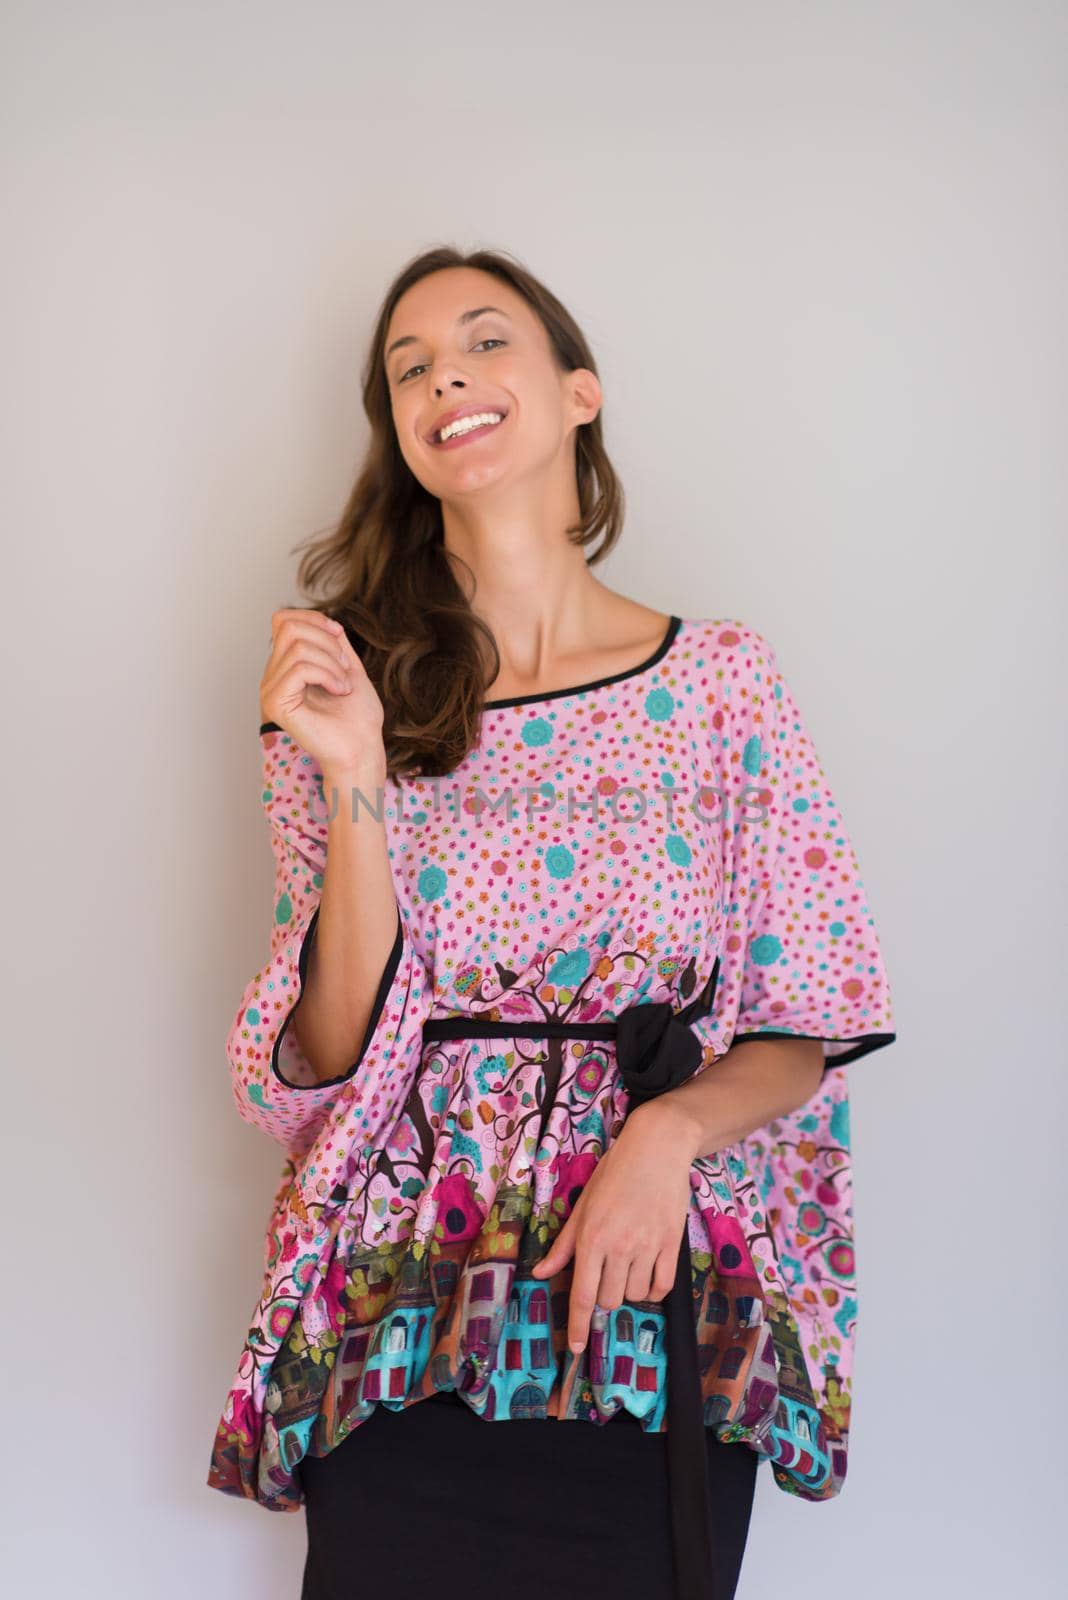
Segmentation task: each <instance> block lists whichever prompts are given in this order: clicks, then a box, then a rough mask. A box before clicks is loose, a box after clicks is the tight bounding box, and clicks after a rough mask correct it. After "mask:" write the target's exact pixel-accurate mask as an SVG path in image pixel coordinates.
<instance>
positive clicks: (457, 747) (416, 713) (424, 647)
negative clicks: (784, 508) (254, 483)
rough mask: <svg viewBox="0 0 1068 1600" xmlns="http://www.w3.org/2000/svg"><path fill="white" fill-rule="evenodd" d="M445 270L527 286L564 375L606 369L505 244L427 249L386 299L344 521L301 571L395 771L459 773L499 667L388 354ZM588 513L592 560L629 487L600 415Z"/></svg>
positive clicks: (583, 533) (584, 453)
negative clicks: (467, 270) (400, 318)
mask: <svg viewBox="0 0 1068 1600" xmlns="http://www.w3.org/2000/svg"><path fill="white" fill-rule="evenodd" d="M446 267H477V268H478V270H479V271H480V272H488V273H492V274H493V275H494V276H496V277H498V278H501V279H503V280H504V282H505V283H508V284H510V285H511V287H512V288H513V289H514V290H515V291H516V292H517V293H518V294H521V295H522V296H523V298H524V299H525V300H526V301H527V302H528V304H529V305H530V306H531V307H532V308H533V309H534V311H535V312H536V313H537V315H538V316H539V317H540V318H541V321H542V323H543V324H544V326H545V329H546V331H547V333H548V335H549V343H550V347H551V350H552V352H553V356H554V358H555V360H556V361H557V363H558V365H559V368H560V370H561V371H562V372H574V371H575V370H576V368H578V367H585V368H587V369H588V370H589V371H591V372H593V373H596V372H597V366H596V363H595V361H594V359H593V355H592V353H591V351H590V348H589V345H588V344H587V343H586V340H585V338H584V337H583V335H582V333H581V331H580V329H579V328H578V326H577V325H576V323H575V320H574V318H573V317H572V316H571V314H570V312H568V311H567V310H566V309H565V307H564V306H562V305H561V303H560V301H559V300H558V299H557V298H556V296H555V295H554V294H553V293H552V292H551V291H550V290H549V289H547V288H546V287H545V285H544V284H542V283H539V282H538V280H537V278H535V277H534V276H533V274H532V273H530V272H528V271H527V269H526V268H525V267H523V266H521V265H520V264H519V262H518V261H517V260H516V259H515V258H514V257H512V256H510V255H508V254H507V252H499V251H493V250H475V251H472V252H471V253H469V254H464V253H463V252H461V251H459V250H456V249H453V248H452V247H451V246H447V245H443V246H439V247H436V248H434V249H431V250H426V251H424V252H423V253H422V254H420V255H418V256H415V257H414V258H413V259H412V260H411V261H409V262H408V264H407V265H406V266H405V267H403V268H402V269H401V271H400V272H399V273H398V274H397V276H396V278H395V279H394V280H393V282H392V284H391V285H390V286H389V289H388V290H387V292H386V295H385V298H384V299H383V301H382V305H381V308H380V310H379V312H378V318H377V321H376V323H375V329H374V334H373V336H372V338H371V344H370V348H369V350H368V352H367V358H366V365H365V367H364V370H363V374H362V381H363V405H364V410H365V411H366V413H367V417H368V420H369V421H370V424H371V438H370V442H369V443H368V446H367V451H366V454H365V456H364V459H363V464H362V465H361V467H360V469H359V473H358V475H357V478H356V482H355V486H354V487H353V489H352V492H351V494H350V495H349V499H348V503H347V505H346V506H345V509H344V511H343V512H342V514H341V519H340V521H339V522H338V524H337V525H336V527H332V528H331V529H330V531H329V532H328V533H326V534H325V535H324V536H320V537H314V538H313V541H312V543H311V544H310V545H308V547H307V548H306V549H305V545H306V544H307V541H304V543H302V544H300V545H297V546H296V549H297V550H301V549H304V550H305V553H304V554H303V556H302V557H301V560H300V564H299V566H298V569H297V582H298V584H299V585H300V588H301V589H302V590H303V592H304V594H305V595H306V596H308V597H309V599H312V596H313V595H317V596H318V598H314V599H312V605H313V608H314V609H316V610H318V611H322V612H324V613H325V614H326V615H328V616H331V617H334V618H336V619H337V620H338V621H339V622H341V623H342V624H343V625H344V627H345V629H346V632H347V633H348V635H349V638H350V640H351V641H352V644H353V647H354V648H355V650H356V652H357V654H358V655H359V657H360V660H361V661H362V662H363V665H364V667H365V669H366V671H367V675H368V677H369V678H370V680H371V682H372V683H373V684H374V686H375V690H376V692H377V693H378V696H379V698H380V700H381V701H382V707H383V712H384V719H383V730H382V732H383V739H384V742H385V748H386V762H387V770H388V772H389V773H390V775H391V776H397V777H402V776H404V775H405V774H407V775H415V774H417V773H418V774H423V775H426V776H431V775H434V774H437V775H442V774H445V773H448V772H451V771H452V770H453V769H454V767H455V766H456V765H457V764H458V763H459V762H460V761H461V760H462V759H463V757H464V756H465V755H466V754H467V752H468V750H469V749H470V748H471V747H472V745H473V744H474V743H475V742H476V741H477V738H478V723H479V717H480V714H481V710H482V705H483V702H484V700H485V695H486V687H487V685H488V684H490V683H492V682H493V680H494V678H495V677H496V676H497V674H498V672H499V670H500V657H499V655H498V652H497V644H496V640H495V639H494V637H493V633H492V630H491V629H490V628H489V627H488V626H487V625H486V624H485V623H484V622H483V621H482V620H481V618H479V617H476V616H475V614H474V612H473V611H472V610H471V606H470V604H469V601H468V598H467V596H466V595H465V594H464V592H463V590H462V589H461V587H460V585H459V583H458V582H457V579H456V575H455V572H454V571H453V565H452V559H453V558H451V557H449V556H447V555H446V552H445V546H444V530H443V523H442V515H441V502H440V500H438V499H437V498H436V497H435V496H434V495H431V494H428V493H427V491H426V490H425V489H424V488H423V486H422V484H421V483H420V482H419V481H418V479H417V478H416V477H415V476H414V475H413V473H412V471H411V469H410V468H409V466H408V463H407V462H406V461H405V459H404V457H403V455H402V454H401V451H400V445H399V443H398V440H397V435H396V429H395V427H394V424H393V413H392V406H391V403H390V394H389V383H388V379H387V376H386V371H385V363H384V355H385V341H386V333H387V330H388V327H389V321H390V317H391V316H392V314H393V309H394V307H395V306H396V304H397V301H398V300H399V299H400V297H401V296H402V295H403V294H404V293H405V291H406V290H408V289H410V288H411V286H412V285H413V284H414V283H417V282H418V281H419V280H420V279H421V278H425V277H427V276H428V275H429V274H430V273H432V272H439V271H441V270H442V269H443V268H446ZM575 472H576V479H577V487H578V500H579V509H580V520H579V522H578V524H577V525H576V526H574V527H569V528H568V529H566V532H567V535H568V537H569V538H570V539H571V540H572V542H573V543H576V544H582V545H591V546H592V545H594V541H597V540H599V542H598V543H597V544H596V546H595V547H594V548H592V549H591V550H590V551H589V553H588V554H587V556H586V561H587V564H588V565H590V566H593V565H594V563H595V562H597V561H600V560H601V559H602V558H603V557H604V556H606V555H607V554H608V552H609V551H610V550H611V549H612V547H613V545H614V544H615V543H616V541H617V540H618V538H619V535H620V532H621V531H622V526H623V508H624V494H623V487H622V484H621V483H620V481H619V479H618V477H617V476H616V473H615V470H614V468H613V466H612V463H611V462H610V461H609V459H608V454H607V452H606V450H605V445H604V437H603V431H602V427H601V413H600V412H598V415H597V416H596V417H595V418H594V419H593V421H592V422H586V423H582V424H580V425H579V426H578V427H577V429H576V442H575Z"/></svg>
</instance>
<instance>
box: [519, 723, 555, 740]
mask: <svg viewBox="0 0 1068 1600" xmlns="http://www.w3.org/2000/svg"><path fill="white" fill-rule="evenodd" d="M552 736H553V725H552V723H551V722H549V721H547V720H546V718H545V717H533V718H532V719H531V720H530V722H525V723H524V724H523V732H522V734H521V736H520V737H521V738H522V740H523V743H524V744H533V745H539V744H548V743H549V740H550V739H551V738H552Z"/></svg>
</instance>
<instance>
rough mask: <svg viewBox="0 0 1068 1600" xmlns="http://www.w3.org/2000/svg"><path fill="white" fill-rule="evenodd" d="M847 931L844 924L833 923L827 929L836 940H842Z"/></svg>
mask: <svg viewBox="0 0 1068 1600" xmlns="http://www.w3.org/2000/svg"><path fill="white" fill-rule="evenodd" d="M845 931H846V925H845V923H844V922H832V923H831V925H830V927H829V928H828V929H827V932H828V933H831V934H833V935H834V937H835V938H836V939H840V938H841V937H842V935H843V933H845Z"/></svg>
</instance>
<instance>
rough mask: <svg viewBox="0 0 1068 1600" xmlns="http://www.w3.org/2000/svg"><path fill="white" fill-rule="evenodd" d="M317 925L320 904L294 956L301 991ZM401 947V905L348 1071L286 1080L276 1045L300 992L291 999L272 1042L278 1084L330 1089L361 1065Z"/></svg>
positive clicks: (345, 1080)
mask: <svg viewBox="0 0 1068 1600" xmlns="http://www.w3.org/2000/svg"><path fill="white" fill-rule="evenodd" d="M318 926H319V907H318V906H316V908H315V911H314V912H313V914H312V919H311V921H310V922H309V923H308V926H307V928H306V929H305V930H304V938H303V939H302V940H301V944H300V954H299V956H298V957H297V972H298V974H299V976H300V990H301V994H303V993H304V983H305V979H306V978H307V975H308V958H309V956H310V955H311V942H312V940H313V939H314V937H315V931H316V929H317V928H318ZM403 949H404V921H403V918H402V917H401V913H400V907H399V906H398V907H397V935H396V938H395V939H394V941H393V948H392V950H391V951H390V952H389V955H388V957H387V958H386V965H385V968H384V970H383V973H382V976H381V978H380V979H379V983H378V989H377V992H376V994H375V998H374V1003H373V1005H372V1006H371V1015H370V1017H369V1019H368V1022H367V1027H366V1029H365V1030H364V1035H363V1040H362V1042H361V1044H360V1049H359V1054H358V1055H357V1057H356V1060H355V1061H354V1062H353V1063H352V1066H351V1067H350V1068H349V1069H348V1071H347V1072H342V1073H339V1074H338V1076H337V1077H336V1078H320V1079H319V1080H318V1082H316V1083H290V1081H289V1079H288V1078H286V1077H284V1076H283V1073H282V1069H281V1066H280V1065H279V1060H278V1052H279V1048H280V1046H281V1043H282V1040H283V1039H284V1038H285V1033H286V1029H287V1028H288V1027H289V1024H290V1022H291V1021H292V1020H293V1012H294V1011H295V1010H296V1009H297V1006H298V1005H299V1003H300V995H298V996H297V998H296V1000H295V1001H294V1003H293V1005H292V1006H291V1008H290V1011H289V1014H288V1016H287V1017H286V1019H285V1021H284V1022H283V1024H282V1026H281V1027H280V1028H279V1030H278V1034H277V1037H276V1038H275V1041H274V1049H273V1050H272V1051H271V1071H272V1073H273V1074H274V1076H275V1077H276V1078H277V1079H278V1081H279V1083H284V1084H285V1086H286V1088H287V1089H325V1088H329V1087H330V1086H331V1085H333V1084H338V1083H346V1082H347V1081H348V1079H349V1078H351V1077H352V1075H353V1073H354V1072H355V1071H356V1069H357V1068H358V1067H359V1066H360V1064H361V1063H362V1061H363V1059H364V1057H365V1056H366V1054H367V1046H368V1045H369V1044H370V1042H371V1036H372V1035H373V1033H374V1031H375V1029H376V1028H377V1027H378V1024H379V1022H380V1021H381V1020H382V1012H383V1010H384V1009H385V1004H386V996H387V995H388V994H389V991H390V989H391V987H392V985H393V980H394V978H395V977H396V976H397V968H398V967H399V966H400V959H401V954H402V951H403Z"/></svg>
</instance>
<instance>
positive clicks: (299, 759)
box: [226, 723, 432, 1161]
mask: <svg viewBox="0 0 1068 1600" xmlns="http://www.w3.org/2000/svg"><path fill="white" fill-rule="evenodd" d="M260 746H261V751H262V778H263V786H262V796H261V799H262V804H263V808H264V811H265V813H266V817H267V822H268V824H269V828H270V840H271V848H272V851H273V853H274V861H275V879H274V895H273V909H272V916H271V931H270V944H269V951H270V953H269V956H268V959H267V961H266V963H265V964H264V966H263V967H262V968H261V969H260V971H258V972H257V973H256V975H255V976H254V977H253V978H251V979H250V980H249V982H248V984H247V985H246V987H245V991H244V993H243V995H242V997H241V1003H240V1005H239V1006H238V1008H237V1014H236V1016H235V1018H234V1021H233V1024H232V1026H231V1028H230V1032H229V1035H228V1037H227V1041H226V1051H227V1057H228V1060H229V1064H230V1082H231V1087H232V1090H233V1095H234V1100H235V1102H236V1105H237V1109H238V1112H239V1113H240V1115H241V1116H242V1117H243V1118H244V1120H245V1121H246V1122H249V1123H251V1124H252V1125H253V1126H254V1127H257V1128H259V1129H260V1130H261V1131H262V1132H263V1133H266V1134H269V1135H270V1137H271V1138H272V1139H274V1140H276V1141H277V1142H278V1143H279V1144H280V1145H281V1146H282V1147H283V1148H284V1149H285V1151H286V1153H287V1154H288V1155H289V1156H290V1157H291V1158H292V1159H293V1161H299V1160H300V1159H301V1158H303V1157H304V1156H305V1155H306V1154H307V1152H308V1151H309V1150H310V1149H311V1147H312V1145H313V1144H314V1143H315V1141H316V1140H317V1139H318V1137H319V1135H320V1134H321V1133H322V1131H323V1129H324V1127H325V1126H326V1124H327V1123H328V1122H329V1121H330V1119H331V1118H332V1116H333V1115H334V1114H335V1112H336V1113H337V1114H338V1116H339V1119H340V1117H341V1115H342V1113H344V1114H346V1115H347V1116H348V1118H349V1121H351V1120H352V1115H353V1105H352V1102H353V1101H354V1100H355V1099H357V1098H358V1099H359V1101H360V1102H361V1103H365V1104H366V1107H367V1110H366V1112H365V1113H364V1114H363V1115H359V1114H357V1117H356V1120H357V1121H360V1122H367V1123H368V1124H370V1119H371V1116H372V1114H373V1113H377V1112H378V1111H379V1110H380V1109H384V1108H385V1107H387V1106H391V1105H392V1104H393V1102H394V1100H395V1099H396V1098H397V1096H396V1094H395V1093H391V1092H383V1091H389V1090H391V1089H392V1088H393V1087H394V1084H395V1080H396V1079H397V1078H398V1076H399V1077H401V1078H403V1077H405V1076H406V1074H407V1073H408V1072H409V1070H410V1067H411V1064H412V1063H413V1060H414V1062H417V1061H418V1055H419V1050H420V1045H421V1033H422V1024H423V1021H424V1019H425V1017H426V1016H427V1015H428V1014H429V1011H430V1006H431V1001H432V983H431V980H430V976H429V974H428V972H427V969H426V966H425V964H424V962H423V960H422V958H421V957H420V955H419V954H418V952H417V951H416V949H415V948H414V945H413V942H412V938H411V933H410V930H409V928H408V926H407V922H406V918H405V916H404V912H403V906H402V905H401V904H400V902H398V915H397V932H396V938H395V939H394V942H393V947H392V949H391V950H390V952H389V955H388V957H387V959H386V964H385V968H384V970H383V972H382V976H381V979H380V981H379V984H378V989H377V992H376V994H375V999H374V1004H373V1006H372V1009H371V1016H370V1019H369V1021H368V1024H367V1028H366V1031H365V1034H364V1038H363V1041H362V1043H361V1045H360V1049H359V1051H358V1052H357V1054H356V1057H355V1059H354V1060H353V1062H352V1065H351V1066H350V1067H348V1068H347V1069H346V1071H345V1072H343V1073H341V1074H340V1075H339V1076H337V1077H334V1078H326V1079H319V1078H317V1077H316V1076H315V1073H314V1071H313V1069H312V1067H311V1065H310V1063H309V1062H308V1060H307V1058H306V1057H305V1055H304V1053H303V1051H302V1050H301V1047H300V1043H299V1040H298V1038H297V1035H296V1032H295V1031H294V1030H293V1028H291V1026H290V1023H291V1021H292V1018H293V1013H294V1011H295V1009H296V1007H297V1003H298V1001H299V1000H300V997H301V993H302V990H303V987H304V982H305V978H306V975H307V970H308V960H309V956H310V954H311V948H312V941H313V940H314V938H315V932H316V926H317V923H318V918H319V904H320V899H321V896H322V885H323V873H324V870H325V867H326V847H327V820H326V819H327V808H326V803H325V800H324V796H323V791H322V773H321V770H320V768H319V764H318V762H317V761H316V760H315V759H314V757H312V756H311V755H309V754H308V753H307V752H306V751H305V750H303V749H302V748H301V747H300V745H298V744H297V743H296V741H295V740H294V739H292V738H291V737H290V735H289V734H287V733H285V732H284V731H283V730H282V729H281V728H279V727H278V725H277V724H275V723H263V724H261V726H260ZM377 1120H378V1117H377V1115H375V1121H376V1122H377ZM368 1131H370V1128H368Z"/></svg>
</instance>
